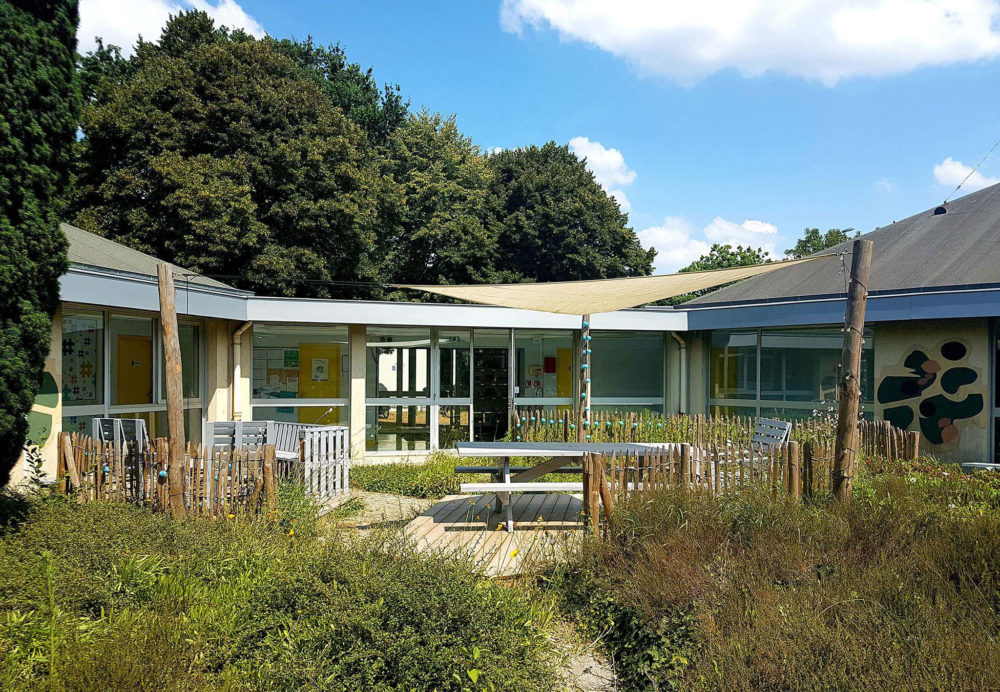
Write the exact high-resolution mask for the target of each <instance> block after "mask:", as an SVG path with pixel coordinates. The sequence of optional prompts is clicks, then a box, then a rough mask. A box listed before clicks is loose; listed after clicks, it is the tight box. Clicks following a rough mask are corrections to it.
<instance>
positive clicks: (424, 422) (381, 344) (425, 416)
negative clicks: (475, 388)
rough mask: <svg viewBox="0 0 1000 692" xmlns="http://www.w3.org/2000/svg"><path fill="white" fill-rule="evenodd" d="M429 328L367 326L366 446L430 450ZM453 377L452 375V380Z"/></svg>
mask: <svg viewBox="0 0 1000 692" xmlns="http://www.w3.org/2000/svg"><path fill="white" fill-rule="evenodd" d="M432 343H433V342H432V339H431V330H430V329H429V328H426V327H413V328H409V327H369V328H368V340H367V348H366V349H365V351H366V368H365V404H366V410H365V448H366V449H367V450H368V451H372V452H379V451H395V452H399V451H408V452H409V451H423V450H428V449H430V448H431V423H432V416H433V412H432V411H431V403H432V397H431V384H432V382H431V360H432V358H431V351H432ZM455 379H457V376H456V378H455Z"/></svg>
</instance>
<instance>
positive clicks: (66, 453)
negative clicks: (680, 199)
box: [59, 433, 80, 491]
mask: <svg viewBox="0 0 1000 692" xmlns="http://www.w3.org/2000/svg"><path fill="white" fill-rule="evenodd" d="M59 437H61V438H62V441H61V443H62V456H63V462H64V463H65V464H66V471H67V473H69V483H70V485H69V489H70V490H71V491H72V490H77V489H79V487H80V472H79V471H78V470H77V468H76V459H75V458H74V457H73V441H72V440H71V439H70V436H69V433H60V434H59Z"/></svg>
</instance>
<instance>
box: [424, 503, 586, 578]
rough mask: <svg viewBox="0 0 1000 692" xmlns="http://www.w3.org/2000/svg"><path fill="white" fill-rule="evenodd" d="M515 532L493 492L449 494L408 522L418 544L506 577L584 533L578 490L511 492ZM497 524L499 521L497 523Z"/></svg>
mask: <svg viewBox="0 0 1000 692" xmlns="http://www.w3.org/2000/svg"><path fill="white" fill-rule="evenodd" d="M513 499H514V503H513V513H514V532H513V533H510V532H508V531H505V530H504V529H503V527H502V525H501V522H502V521H503V519H504V513H502V512H497V511H496V508H497V499H496V496H495V495H449V496H447V497H445V498H444V499H443V500H441V502H438V503H437V504H436V505H434V506H432V507H431V508H430V509H428V510H427V511H426V512H424V513H423V514H421V515H419V516H418V517H416V518H415V519H414V520H413V521H411V522H410V523H409V524H407V526H406V529H405V533H406V536H407V537H408V538H410V539H411V540H412V541H413V542H414V544H415V546H416V548H417V550H419V551H421V552H440V553H442V554H449V555H462V556H466V557H468V558H469V559H470V560H472V562H473V564H474V565H475V566H476V567H477V568H478V569H482V570H483V572H484V573H485V574H486V575H487V576H491V577H510V576H516V575H518V574H521V573H522V572H526V571H530V570H532V569H534V568H536V567H538V566H540V565H541V564H544V563H545V562H546V561H548V560H551V559H553V558H554V557H557V556H558V555H559V554H560V553H561V552H562V551H563V550H565V548H566V546H567V545H570V544H571V543H572V542H574V541H577V540H579V539H580V537H581V536H582V533H583V517H582V515H581V513H582V511H583V503H582V502H581V499H580V496H579V495H563V494H559V495H556V494H548V493H525V494H515V495H514V498H513ZM498 526H499V527H500V528H499V529H498Z"/></svg>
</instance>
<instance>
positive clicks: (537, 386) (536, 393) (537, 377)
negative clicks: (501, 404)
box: [514, 329, 576, 406]
mask: <svg viewBox="0 0 1000 692" xmlns="http://www.w3.org/2000/svg"><path fill="white" fill-rule="evenodd" d="M514 347H515V349H516V350H517V378H516V380H515V382H516V385H517V390H516V391H517V395H516V397H515V403H518V404H527V405H534V404H540V405H544V406H552V405H569V406H572V405H573V387H574V382H575V380H576V369H575V368H574V362H575V361H574V351H573V333H572V332H568V331H543V330H533V329H518V330H517V331H516V332H515V333H514Z"/></svg>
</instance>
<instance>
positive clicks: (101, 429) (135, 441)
mask: <svg viewBox="0 0 1000 692" xmlns="http://www.w3.org/2000/svg"><path fill="white" fill-rule="evenodd" d="M93 425H94V429H93V432H94V439H96V440H100V441H101V442H111V443H114V444H116V445H118V446H119V447H122V448H123V449H145V448H146V447H148V446H149V433H148V432H146V421H144V420H143V419H142V418H95V419H94V423H93Z"/></svg>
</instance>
